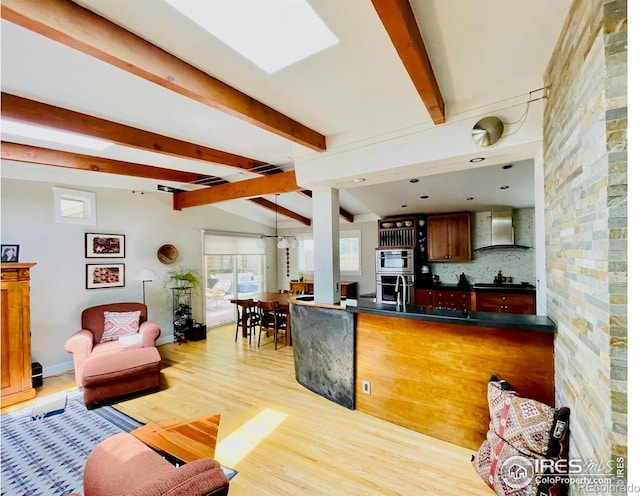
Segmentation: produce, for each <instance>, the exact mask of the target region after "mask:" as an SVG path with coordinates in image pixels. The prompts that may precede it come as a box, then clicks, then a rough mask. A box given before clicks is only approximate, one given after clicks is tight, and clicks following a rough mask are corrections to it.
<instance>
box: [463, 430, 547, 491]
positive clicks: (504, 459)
mask: <svg viewBox="0 0 640 496" xmlns="http://www.w3.org/2000/svg"><path fill="white" fill-rule="evenodd" d="M535 458H540V457H529V456H523V455H522V453H520V452H519V451H518V450H517V449H515V448H514V447H513V446H511V445H510V444H509V443H507V442H506V441H505V440H504V439H501V438H500V437H499V436H498V435H497V434H496V433H495V432H493V431H489V432H487V439H486V440H485V441H484V442H483V443H482V446H480V449H479V450H478V454H477V455H475V456H473V457H472V458H471V463H472V465H473V467H474V468H475V469H476V472H478V474H479V475H480V477H482V480H483V481H485V483H486V484H487V485H488V486H489V487H490V488H491V489H493V490H494V491H495V493H496V494H497V495H498V496H535V495H536V494H537V492H538V488H537V484H536V477H535V474H534V467H535V463H534V459H535ZM519 471H521V472H522V473H521V474H520V473H519Z"/></svg>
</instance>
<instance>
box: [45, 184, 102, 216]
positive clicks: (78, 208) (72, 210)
mask: <svg viewBox="0 0 640 496" xmlns="http://www.w3.org/2000/svg"><path fill="white" fill-rule="evenodd" d="M53 195H54V202H55V212H56V222H57V223H58V224H82V225H86V226H95V225H96V194H95V193H91V192H89V191H77V190H74V189H65V188H58V187H55V186H54V188H53Z"/></svg>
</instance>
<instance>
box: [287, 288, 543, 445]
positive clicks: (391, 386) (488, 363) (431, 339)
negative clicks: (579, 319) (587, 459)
mask: <svg viewBox="0 0 640 496" xmlns="http://www.w3.org/2000/svg"><path fill="white" fill-rule="evenodd" d="M308 299H310V298H309V297H307V300H308ZM291 303H292V304H291V332H292V336H293V344H294V361H295V367H296V378H297V379H298V381H299V382H300V383H301V384H303V385H304V386H305V387H307V388H308V389H310V390H312V391H314V392H316V393H318V394H322V395H323V396H324V397H326V398H328V399H331V400H332V401H336V398H340V399H341V401H336V402H338V403H340V404H343V406H347V407H349V408H355V409H356V410H360V411H362V412H364V413H367V414H370V415H373V416H375V417H379V418H382V419H384V420H388V421H389V422H392V423H395V424H398V425H401V426H404V427H407V428H409V429H412V430H415V431H418V432H422V433H424V434H427V435H429V436H432V437H435V438H438V439H442V440H445V441H448V442H451V443H454V444H457V445H459V446H464V447H467V448H471V449H477V448H478V446H480V444H481V443H482V441H483V439H484V437H485V435H486V430H487V426H488V423H489V412H488V408H487V383H488V381H489V378H490V377H491V375H492V374H496V375H497V376H498V377H500V378H503V379H506V380H508V381H509V382H510V383H511V384H512V385H513V386H514V387H515V388H516V389H517V390H518V391H519V392H520V394H522V396H526V397H531V398H534V399H537V400H539V401H542V402H544V403H547V404H549V405H553V404H554V377H553V341H554V336H555V332H556V326H555V324H554V323H553V321H552V320H551V319H549V318H548V317H542V316H535V315H516V314H506V313H490V312H467V311H458V310H451V309H442V308H436V307H430V306H409V305H407V306H402V305H399V306H397V305H393V304H378V303H373V302H370V301H367V300H357V304H355V305H345V304H343V305H316V304H314V303H313V301H300V300H297V299H295V298H292V299H291ZM354 303H355V301H354ZM309 322H313V324H312V325H309ZM310 328H313V331H312V332H310V331H309V329H310ZM336 358H337V359H336ZM299 370H304V374H302V375H301V374H299V373H298V371H299ZM325 370H330V371H331V372H330V376H327V375H326V374H325V372H324V371H325ZM336 388H337V389H338V390H339V393H336V391H335V389H336ZM345 398H347V401H346V402H345Z"/></svg>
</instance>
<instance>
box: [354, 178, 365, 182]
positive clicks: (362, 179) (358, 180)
mask: <svg viewBox="0 0 640 496" xmlns="http://www.w3.org/2000/svg"><path fill="white" fill-rule="evenodd" d="M365 181H366V179H365V178H364V177H356V178H355V179H354V180H353V182H354V183H363V182H365Z"/></svg>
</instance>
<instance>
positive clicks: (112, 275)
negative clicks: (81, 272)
mask: <svg viewBox="0 0 640 496" xmlns="http://www.w3.org/2000/svg"><path fill="white" fill-rule="evenodd" d="M123 286H124V264H122V263H110V264H87V289H102V288H119V287H123Z"/></svg>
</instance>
